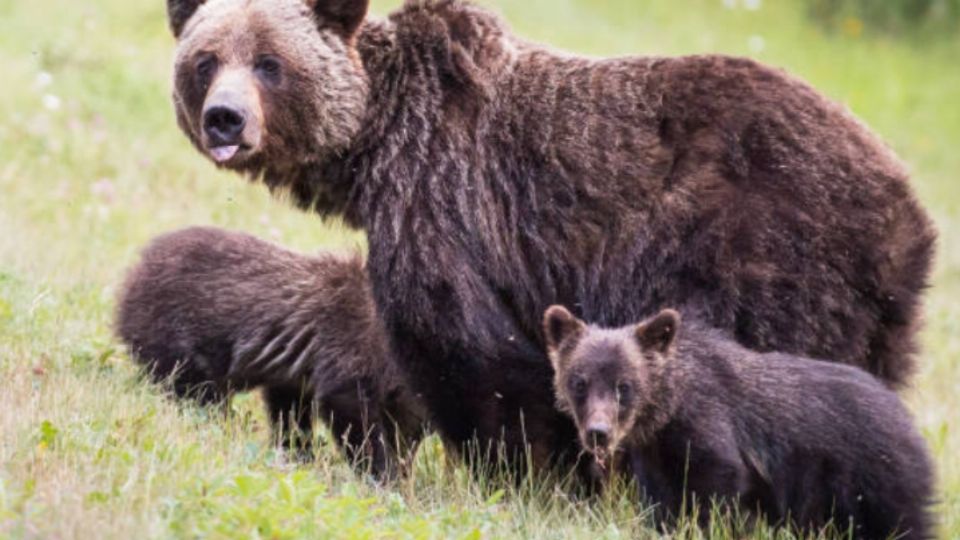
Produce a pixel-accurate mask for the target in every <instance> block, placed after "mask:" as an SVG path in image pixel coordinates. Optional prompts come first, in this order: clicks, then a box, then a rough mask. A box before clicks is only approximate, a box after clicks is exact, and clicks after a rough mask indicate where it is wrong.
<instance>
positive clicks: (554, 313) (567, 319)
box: [543, 306, 586, 356]
mask: <svg viewBox="0 0 960 540" xmlns="http://www.w3.org/2000/svg"><path fill="white" fill-rule="evenodd" d="M585 327H586V325H585V324H583V321H581V320H580V319H578V318H576V317H574V316H573V313H570V312H569V311H567V308H565V307H563V306H550V307H549V308H547V311H546V312H545V313H544V314H543V335H544V338H545V340H546V342H547V352H548V353H550V354H551V356H552V355H553V353H555V352H557V351H558V350H559V349H560V346H561V345H562V344H563V342H564V341H566V340H568V339H570V338H571V337H575V336H579V335H580V333H581V332H582V331H583V329H584V328H585Z"/></svg>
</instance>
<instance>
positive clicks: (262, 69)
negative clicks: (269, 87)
mask: <svg viewBox="0 0 960 540" xmlns="http://www.w3.org/2000/svg"><path fill="white" fill-rule="evenodd" d="M282 67H283V66H281V64H280V59H279V58H277V57H276V56H272V55H264V56H261V57H260V58H257V62H256V64H254V66H253V69H254V71H256V72H257V74H258V75H259V76H260V78H262V79H264V80H265V81H267V82H270V83H274V84H275V83H278V82H280V75H281V71H282Z"/></svg>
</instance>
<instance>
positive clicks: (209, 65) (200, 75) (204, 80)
mask: <svg viewBox="0 0 960 540" xmlns="http://www.w3.org/2000/svg"><path fill="white" fill-rule="evenodd" d="M194 69H195V70H196V72H197V79H198V80H199V81H200V83H201V84H203V85H207V84H209V83H210V79H212V78H213V74H214V73H216V72H217V57H216V56H214V55H212V54H204V55H201V56H200V57H199V58H198V59H197V63H196V64H195V65H194Z"/></svg>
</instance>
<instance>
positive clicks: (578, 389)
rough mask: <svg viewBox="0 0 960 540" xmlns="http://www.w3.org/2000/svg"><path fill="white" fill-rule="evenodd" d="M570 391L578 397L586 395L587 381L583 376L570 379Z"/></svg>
mask: <svg viewBox="0 0 960 540" xmlns="http://www.w3.org/2000/svg"><path fill="white" fill-rule="evenodd" d="M570 392H571V393H572V394H573V395H574V397H576V398H578V399H579V398H582V397H584V396H585V395H587V381H586V380H584V379H583V377H574V378H573V379H570Z"/></svg>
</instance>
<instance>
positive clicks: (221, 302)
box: [116, 227, 425, 477]
mask: <svg viewBox="0 0 960 540" xmlns="http://www.w3.org/2000/svg"><path fill="white" fill-rule="evenodd" d="M116 333H117V335H118V336H119V337H120V339H121V340H122V341H123V342H124V343H125V344H126V345H127V346H128V347H129V350H130V352H131V355H132V357H133V358H134V359H135V361H136V362H138V363H139V364H141V365H142V366H144V367H145V368H146V369H147V370H149V372H150V374H151V376H152V377H153V379H154V380H156V381H158V382H161V381H163V382H170V383H172V386H173V390H174V392H175V393H176V394H177V396H178V397H189V398H193V399H195V400H197V401H199V402H200V403H203V404H223V403H225V402H226V401H227V400H228V399H229V397H230V395H231V394H232V393H234V392H238V391H245V390H251V389H254V388H258V387H259V388H262V389H263V395H264V398H265V402H266V405H267V410H268V414H269V417H270V421H271V424H272V426H273V429H274V433H275V436H276V437H277V438H278V440H279V441H281V442H282V444H284V445H286V446H292V447H294V448H295V449H296V450H297V451H298V452H299V453H300V454H301V455H304V456H305V455H309V454H310V453H311V447H310V444H311V441H312V426H313V421H314V418H315V415H317V414H319V415H320V417H321V419H322V420H324V421H326V422H327V423H328V426H329V427H330V430H331V431H332V433H333V435H334V437H335V438H336V441H337V442H338V444H339V445H340V446H341V448H342V449H343V451H344V452H345V454H346V455H347V458H348V459H349V460H350V461H351V462H353V463H355V464H357V465H358V466H362V467H365V468H366V467H368V468H369V470H370V471H371V472H372V473H373V474H374V475H376V476H378V477H389V476H392V475H393V474H395V473H396V472H397V467H398V465H400V464H401V463H402V459H401V456H409V455H412V451H413V450H414V449H415V448H416V444H417V443H418V442H419V439H420V438H421V436H422V429H423V426H424V422H425V412H424V409H423V407H422V405H421V403H420V401H419V398H418V397H417V396H415V395H414V394H413V393H412V392H411V391H410V390H409V389H408V386H407V385H406V383H405V382H404V378H403V375H402V373H401V372H400V371H399V370H398V369H397V367H396V366H395V365H394V362H393V360H392V358H391V356H390V353H389V349H388V346H387V341H386V336H385V333H384V330H383V328H382V326H381V323H380V321H379V318H378V316H377V314H376V310H375V308H374V304H373V298H372V292H371V290H370V285H369V282H368V279H367V275H366V270H365V268H364V264H363V261H362V259H361V258H360V257H359V256H356V255H353V256H346V257H344V256H337V255H333V254H322V255H317V256H313V257H310V256H304V255H300V254H297V253H293V252H290V251H287V250H285V249H282V248H280V247H278V246H275V245H272V244H269V243H267V242H264V241H261V240H258V239H257V238H254V237H252V236H249V235H246V234H241V233H234V232H228V231H223V230H219V229H214V228H206V227H196V228H189V229H185V230H181V231H178V232H174V233H170V234H167V235H163V236H160V237H158V238H157V239H155V240H154V241H153V242H152V243H151V244H150V245H148V246H147V247H146V249H145V250H144V251H143V254H142V260H141V261H140V263H139V264H137V265H136V266H134V267H133V268H132V269H131V270H130V271H129V273H128V275H127V279H126V282H125V284H124V286H123V288H122V290H121V291H120V294H119V298H118V302H117V317H116ZM408 452H409V453H408Z"/></svg>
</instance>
